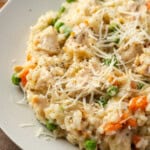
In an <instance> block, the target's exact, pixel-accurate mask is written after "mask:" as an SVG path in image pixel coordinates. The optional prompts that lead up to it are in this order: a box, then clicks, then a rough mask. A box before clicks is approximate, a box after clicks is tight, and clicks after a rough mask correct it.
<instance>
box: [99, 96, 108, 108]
mask: <svg viewBox="0 0 150 150" xmlns="http://www.w3.org/2000/svg"><path fill="white" fill-rule="evenodd" d="M108 100H109V96H107V95H105V96H101V97H100V98H99V100H98V101H97V102H98V103H99V104H100V105H102V106H103V107H105V105H107V103H108Z"/></svg>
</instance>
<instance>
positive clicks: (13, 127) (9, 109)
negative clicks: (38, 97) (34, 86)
mask: <svg viewBox="0 0 150 150" xmlns="http://www.w3.org/2000/svg"><path fill="white" fill-rule="evenodd" d="M62 2H63V0H9V1H8V3H7V5H6V6H4V8H3V9H2V10H0V127H1V128H2V129H3V130H4V131H5V133H6V134H7V135H8V136H9V137H10V138H11V139H12V140H13V141H14V142H15V143H16V144H17V145H19V146H20V147H21V148H22V149H24V150H75V149H77V148H75V147H74V146H72V145H71V144H68V142H66V141H65V140H54V139H52V140H50V141H46V140H45V139H44V138H37V137H36V136H35V133H36V131H37V130H38V127H39V126H40V125H39V123H38V122H37V121H36V119H35V117H34V114H33V112H32V110H31V108H29V107H27V106H20V105H17V104H16V102H17V101H18V100H21V99H22V98H23V94H22V92H21V91H20V90H19V89H18V88H16V87H15V86H13V85H12V84H11V80H10V79H11V75H12V66H13V65H14V64H21V63H22V62H23V60H24V52H25V50H26V41H27V39H28V34H29V27H30V26H31V25H32V24H34V23H35V22H36V20H37V18H38V17H39V16H40V15H41V14H43V13H45V12H46V11H48V10H50V9H54V10H55V9H58V8H59V6H60V4H61V3H62ZM21 123H33V124H36V126H33V127H28V128H21V127H20V126H19V124H21Z"/></svg>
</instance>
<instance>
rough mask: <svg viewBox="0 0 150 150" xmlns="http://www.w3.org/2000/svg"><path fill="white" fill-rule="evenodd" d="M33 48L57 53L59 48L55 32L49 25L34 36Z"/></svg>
mask: <svg viewBox="0 0 150 150" xmlns="http://www.w3.org/2000/svg"><path fill="white" fill-rule="evenodd" d="M34 45H35V50H42V51H46V52H48V53H49V54H57V53H58V52H59V50H60V47H59V43H58V37H57V32H56V31H55V29H54V28H53V27H52V26H50V27H48V28H46V29H45V30H43V31H42V32H41V33H39V34H38V35H37V36H35V39H34Z"/></svg>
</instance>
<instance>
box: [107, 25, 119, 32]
mask: <svg viewBox="0 0 150 150" xmlns="http://www.w3.org/2000/svg"><path fill="white" fill-rule="evenodd" d="M117 28H119V25H118V24H117V23H111V24H110V25H109V26H108V32H115V31H117Z"/></svg>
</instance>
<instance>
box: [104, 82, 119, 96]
mask: <svg viewBox="0 0 150 150" xmlns="http://www.w3.org/2000/svg"><path fill="white" fill-rule="evenodd" d="M118 92H119V88H118V87H117V86H113V85H112V86H110V87H109V88H108V89H107V94H108V95H109V96H111V97H112V96H115V95H117V94H118Z"/></svg>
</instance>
